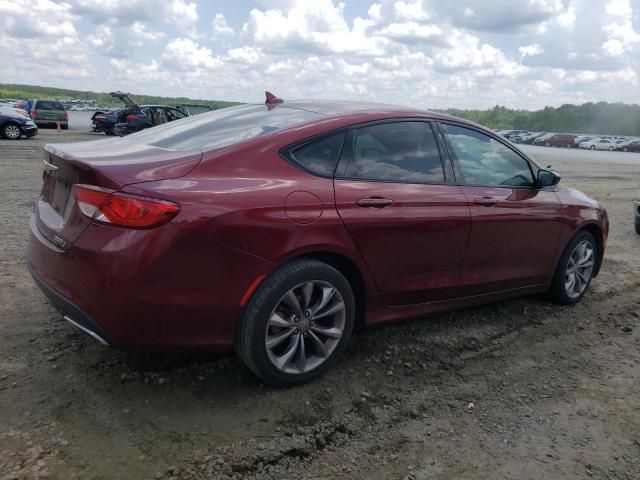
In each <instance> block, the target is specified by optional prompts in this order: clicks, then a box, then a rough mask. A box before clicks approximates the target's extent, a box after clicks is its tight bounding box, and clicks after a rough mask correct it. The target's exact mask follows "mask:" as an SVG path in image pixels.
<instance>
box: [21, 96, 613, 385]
mask: <svg viewBox="0 0 640 480" xmlns="http://www.w3.org/2000/svg"><path fill="white" fill-rule="evenodd" d="M44 170H45V172H44V184H43V187H42V192H41V194H40V197H39V198H38V200H37V202H36V206H35V211H34V213H33V215H32V217H31V237H30V242H29V247H28V254H27V259H28V264H29V268H30V270H31V272H32V274H33V277H34V278H35V281H36V283H37V284H38V285H39V286H40V288H41V289H42V291H43V292H44V293H45V294H46V296H47V297H48V298H49V299H50V301H51V302H52V303H53V304H54V305H55V306H56V307H57V308H58V309H59V310H60V311H61V312H62V313H63V315H64V318H66V319H67V320H68V321H69V322H71V323H72V324H73V325H75V326H76V327H78V328H80V329H81V330H83V331H84V332H86V333H88V334H89V335H91V336H93V337H94V338H95V339H97V340H98V341H100V342H101V343H104V344H107V345H112V346H114V347H121V348H142V347H152V348H174V347H204V348H210V349H218V350H232V349H235V351H236V352H237V353H238V355H239V356H240V357H241V359H242V360H243V361H244V363H245V364H246V365H247V366H248V367H249V368H250V369H251V370H252V371H253V372H254V373H256V374H257V375H258V376H259V377H260V378H261V379H263V380H264V381H266V382H270V383H273V384H277V385H293V384H299V383H302V382H305V381H308V380H310V379H313V378H315V377H317V376H318V375H320V374H322V373H323V372H325V371H326V370H327V369H328V368H329V367H330V365H331V364H332V363H333V362H334V361H335V360H336V358H337V357H338V356H339V354H340V353H341V352H342V351H343V350H344V348H345V347H346V346H347V343H348V342H349V339H350V337H351V334H352V331H353V329H354V328H355V327H356V326H367V325H374V324H380V323H387V322H393V321H396V320H400V319H404V318H409V317H421V316H424V315H426V314H430V313H434V312H440V311H446V310H452V309H459V308H461V307H469V306H472V305H478V304H483V303H487V302H493V301H496V300H500V299H505V298H509V297H514V296H521V295H527V294H536V293H543V292H547V293H548V294H549V295H550V296H551V297H552V298H553V299H555V300H556V301H557V302H558V303H562V304H570V303H575V302H578V301H579V300H580V299H581V298H582V297H583V295H584V294H585V292H586V291H587V289H588V287H589V284H590V282H591V281H592V279H593V278H594V277H595V276H596V275H597V274H598V271H599V269H600V265H601V263H602V258H603V254H604V249H605V246H606V243H607V234H608V220H607V214H606V211H605V209H604V208H603V207H602V206H601V205H599V204H598V203H597V202H596V201H594V200H592V199H590V198H589V197H587V196H586V195H584V194H583V193H581V192H579V191H576V190H573V189H571V188H567V187H562V186H559V185H558V181H559V180H560V177H559V176H558V175H557V174H556V173H554V172H553V171H550V170H547V169H544V168H541V167H540V166H539V165H538V164H537V163H536V162H535V161H533V160H532V159H531V158H529V157H528V156H527V155H525V154H524V153H523V152H521V151H520V150H518V149H517V148H516V147H515V146H514V145H512V144H511V143H509V142H508V141H507V140H505V139H504V138H502V137H500V136H499V135H497V134H495V133H494V132H492V131H490V130H488V129H486V128H483V127H481V126H479V125H476V124H473V123H470V122H468V121H465V120H461V119H459V118H454V117H451V116H447V115H442V114H436V113H430V112H425V111H421V110H415V109H411V108H405V107H397V106H390V105H379V104H370V103H353V102H331V101H282V100H280V99H278V98H276V97H273V96H270V95H268V98H267V102H266V104H254V105H241V106H236V107H231V108H225V109H221V110H216V111H213V112H210V113H204V114H201V115H198V116H195V117H189V118H185V119H182V120H177V121H175V122H171V123H168V124H166V125H161V126H159V127H156V128H153V129H149V130H145V131H143V132H139V133H135V134H132V135H129V136H128V137H124V138H113V139H106V140H99V141H93V142H85V143H76V144H64V145H48V146H47V147H46V148H45V152H44Z"/></svg>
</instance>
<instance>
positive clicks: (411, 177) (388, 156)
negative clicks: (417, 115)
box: [345, 122, 445, 183]
mask: <svg viewBox="0 0 640 480" xmlns="http://www.w3.org/2000/svg"><path fill="white" fill-rule="evenodd" d="M350 149H351V151H350V155H351V158H350V161H349V164H348V166H347V169H346V172H345V176H346V177H347V178H362V179H366V180H380V181H391V182H407V183H445V176H444V169H443V167H442V160H441V158H440V150H439V149H438V144H437V142H436V139H435V135H434V133H433V130H432V129H431V125H430V124H429V123H427V122H392V123H382V124H379V125H372V126H369V127H363V128H359V129H358V130H356V132H355V135H354V136H353V137H352V145H350Z"/></svg>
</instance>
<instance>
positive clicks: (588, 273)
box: [549, 231, 598, 305]
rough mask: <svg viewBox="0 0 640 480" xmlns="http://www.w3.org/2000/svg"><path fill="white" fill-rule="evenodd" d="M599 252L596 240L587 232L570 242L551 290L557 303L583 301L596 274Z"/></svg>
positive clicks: (558, 267)
mask: <svg viewBox="0 0 640 480" xmlns="http://www.w3.org/2000/svg"><path fill="white" fill-rule="evenodd" d="M597 252H598V249H597V246H596V242H595V239H594V238H593V235H591V233H589V232H587V231H582V232H580V233H578V234H577V235H576V236H575V237H574V239H573V240H571V242H569V245H567V247H566V248H565V251H564V253H563V254H562V257H560V261H559V262H558V266H557V267H556V272H555V274H554V276H553V281H552V283H551V288H550V289H549V293H550V294H551V296H552V298H553V299H554V300H555V301H556V302H557V303H560V304H562V305H569V304H572V303H577V302H579V301H580V300H581V299H582V297H583V296H584V294H585V293H586V291H587V289H588V288H589V285H590V284H591V279H592V278H593V273H594V272H595V267H596V259H597Z"/></svg>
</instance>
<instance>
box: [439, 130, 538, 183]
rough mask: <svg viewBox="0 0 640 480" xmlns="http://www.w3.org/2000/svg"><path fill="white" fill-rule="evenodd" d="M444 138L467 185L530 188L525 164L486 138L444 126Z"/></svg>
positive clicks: (522, 159)
mask: <svg viewBox="0 0 640 480" xmlns="http://www.w3.org/2000/svg"><path fill="white" fill-rule="evenodd" d="M443 126H444V129H445V131H446V133H447V138H448V139H449V143H450V144H451V148H452V150H453V153H454V155H455V157H456V159H457V160H458V164H459V165H460V170H461V173H462V175H463V180H464V183H465V184H467V185H486V186H511V187H531V186H532V185H533V184H534V182H533V175H532V173H531V168H530V167H529V162H527V161H526V160H525V159H524V158H522V157H521V156H520V155H518V154H517V153H516V152H514V151H513V150H511V149H510V148H508V147H507V146H506V145H504V144H502V143H500V142H499V141H497V140H495V139H493V138H491V137H490V136H488V135H486V134H484V133H481V132H478V131H476V130H472V129H470V128H464V127H459V126H456V125H447V124H444V125H443Z"/></svg>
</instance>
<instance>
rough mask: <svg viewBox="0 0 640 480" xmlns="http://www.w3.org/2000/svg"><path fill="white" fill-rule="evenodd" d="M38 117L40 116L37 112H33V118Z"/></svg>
mask: <svg viewBox="0 0 640 480" xmlns="http://www.w3.org/2000/svg"><path fill="white" fill-rule="evenodd" d="M37 116H38V112H37V111H36V110H34V111H33V112H31V118H36V117H37Z"/></svg>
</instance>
